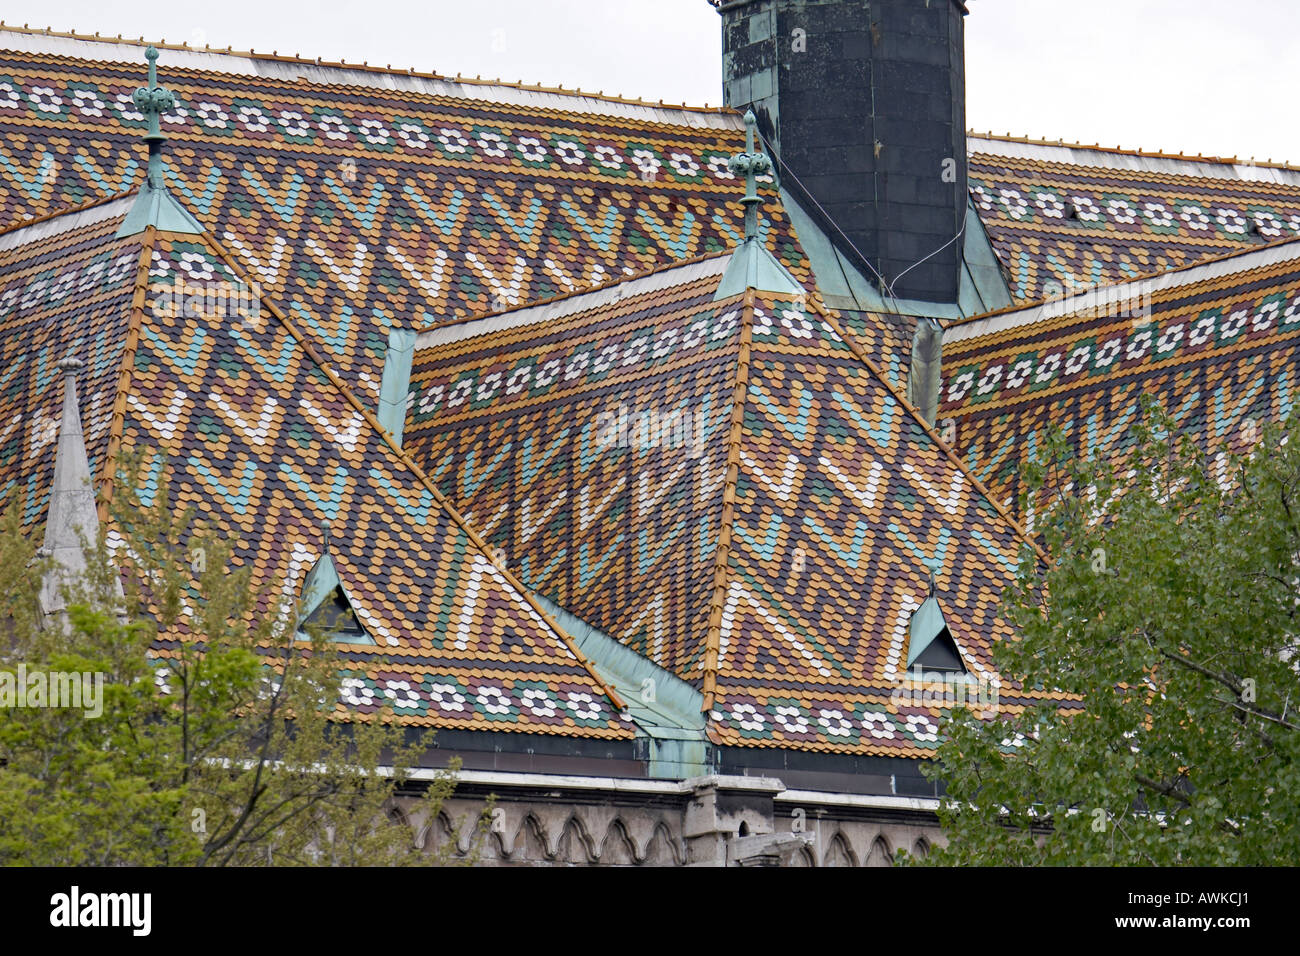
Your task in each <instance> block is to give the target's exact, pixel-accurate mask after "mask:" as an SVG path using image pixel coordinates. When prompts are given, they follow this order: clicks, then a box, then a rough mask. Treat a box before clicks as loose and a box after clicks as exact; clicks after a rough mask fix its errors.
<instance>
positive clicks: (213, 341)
mask: <svg viewBox="0 0 1300 956" xmlns="http://www.w3.org/2000/svg"><path fill="white" fill-rule="evenodd" d="M132 198H133V197H127V198H125V199H123V200H119V201H115V202H110V203H106V204H101V205H99V206H96V207H93V208H91V209H87V210H84V211H82V212H76V213H70V214H68V215H67V216H63V217H56V218H52V219H49V220H46V221H44V222H41V223H38V224H35V225H29V226H25V227H22V228H20V229H17V230H14V231H11V232H8V233H5V234H0V250H2V251H0V303H2V304H3V310H4V311H3V315H0V323H3V326H2V328H3V331H4V333H5V334H4V335H3V337H2V338H0V349H3V353H4V354H3V359H4V361H3V365H2V366H0V367H3V368H4V369H5V370H6V371H7V373H8V374H7V376H6V381H5V388H6V391H5V392H4V393H3V394H4V396H5V402H6V406H5V411H4V413H5V416H6V421H7V422H9V423H10V424H11V425H12V426H13V429H15V430H13V431H12V434H13V435H14V436H15V437H14V438H9V439H8V442H9V444H7V445H6V447H5V458H4V459H3V460H0V486H4V487H10V488H12V487H14V486H15V485H17V486H18V487H19V490H20V492H21V493H25V494H26V495H27V499H28V513H29V515H32V517H33V520H36V521H38V520H39V518H40V511H41V509H42V507H43V501H44V499H45V497H46V495H47V494H48V488H49V483H50V480H51V478H52V475H53V464H52V462H51V461H49V457H50V452H49V451H48V449H47V446H49V445H50V444H51V443H52V439H53V437H54V430H53V428H52V427H51V425H50V421H49V416H50V415H51V414H53V412H52V411H51V410H52V409H53V408H54V407H55V406H56V404H57V402H58V401H59V400H60V393H61V389H60V388H59V387H58V386H57V384H52V383H53V382H56V381H57V380H56V378H55V375H54V372H53V363H54V362H55V361H57V360H58V359H59V358H62V357H63V356H65V355H67V354H70V353H73V354H76V355H78V356H79V357H82V358H83V359H84V360H86V361H87V364H88V368H87V370H86V372H84V373H83V375H84V376H85V377H84V379H83V381H84V383H85V385H84V387H83V390H82V398H83V418H84V419H85V421H86V434H87V442H88V445H89V446H90V457H91V462H92V466H93V467H94V469H95V473H96V474H97V476H98V480H99V482H100V486H101V495H103V494H106V493H107V491H108V490H109V488H110V487H111V478H112V465H113V462H114V461H115V451H116V449H117V448H118V446H119V444H120V445H122V446H125V447H135V448H139V449H145V450H149V451H151V452H158V453H161V455H154V457H153V458H152V459H151V460H150V462H149V463H148V464H147V466H146V473H145V475H144V476H143V480H144V484H143V491H142V494H143V497H144V499H145V500H146V502H147V501H149V500H151V499H152V496H153V495H155V494H156V493H157V487H158V482H159V480H160V478H161V477H162V475H163V473H164V469H166V474H167V478H168V481H169V484H170V488H171V493H172V495H173V500H174V501H175V502H176V503H177V505H178V506H180V507H186V506H188V507H193V508H195V509H196V511H197V513H198V515H199V517H200V518H201V519H202V520H203V521H204V522H205V523H206V524H207V525H208V527H209V528H211V529H213V530H216V531H217V532H218V533H221V534H223V536H224V537H226V538H227V539H228V541H229V542H230V544H231V547H232V549H233V557H232V560H233V561H234V562H235V563H236V564H237V565H238V566H241V567H248V568H251V570H252V586H253V587H255V588H256V587H259V586H261V585H264V584H267V583H282V584H283V587H284V590H285V592H286V594H288V595H289V596H291V597H292V596H296V594H297V593H298V589H299V588H300V587H301V585H302V581H303V577H304V575H305V574H306V573H307V571H308V570H309V569H310V568H311V566H312V565H313V564H314V563H315V561H316V560H317V559H318V558H319V557H320V556H321V554H322V551H323V535H322V524H323V523H324V524H328V525H329V528H330V530H331V533H332V540H333V544H332V545H331V546H330V549H329V550H330V555H331V557H332V559H333V561H334V564H335V566H336V568H337V570H338V575H339V578H340V579H341V581H342V583H343V584H344V586H345V588H346V590H347V592H348V595H349V596H350V598H351V600H352V607H353V610H354V611H355V612H356V614H357V617H358V618H359V620H360V621H361V623H362V625H363V626H364V627H365V628H366V630H367V631H368V632H369V634H370V635H371V636H372V637H373V638H374V640H375V642H376V643H375V645H372V646H363V645H345V646H344V649H343V652H344V658H345V660H346V662H347V666H348V668H349V670H350V671H351V673H352V676H351V677H350V683H349V690H348V692H347V695H346V697H345V701H344V705H345V707H346V709H350V710H359V711H360V712H361V713H367V712H369V711H371V710H373V709H375V706H377V705H372V704H370V703H368V702H369V701H371V700H372V699H377V700H378V701H379V702H381V703H390V704H392V705H393V706H395V707H396V708H397V710H396V712H397V714H398V715H399V717H400V718H401V719H402V720H403V721H405V722H408V723H414V724H431V725H435V726H439V727H459V728H467V729H494V730H516V731H528V732H533V733H551V734H566V735H576V736H593V737H630V736H631V733H632V731H631V727H630V726H629V725H628V724H627V723H626V722H625V721H624V720H622V719H621V718H620V716H619V714H618V709H619V705H618V703H617V702H616V701H615V700H612V699H611V698H610V697H609V695H608V694H607V693H606V691H605V689H604V687H603V686H602V685H601V684H600V682H599V681H598V680H597V679H596V678H595V677H594V676H593V675H592V673H591V672H590V671H589V669H588V667H587V666H586V663H585V662H584V661H583V660H582V659H581V658H580V657H579V655H578V654H577V652H576V651H575V650H574V648H573V647H572V645H571V644H570V642H569V640H568V638H567V637H566V636H565V635H564V634H562V633H561V632H560V631H559V630H558V628H557V627H556V626H555V625H554V623H553V622H552V621H550V620H549V619H548V618H547V617H546V616H545V615H544V614H543V613H542V611H541V609H540V608H539V607H538V606H536V605H535V604H534V603H533V602H532V601H531V600H530V599H528V598H527V597H526V595H524V594H523V593H522V592H521V591H520V589H519V588H518V586H517V583H516V582H515V581H514V580H513V579H512V578H511V577H510V576H509V575H508V574H507V573H504V572H503V571H502V570H501V569H500V568H498V567H496V566H495V565H494V564H493V562H492V560H491V557H490V556H489V555H488V554H487V552H486V550H485V546H484V545H483V543H482V541H481V540H480V539H479V538H478V537H477V536H476V535H475V534H474V532H473V531H472V530H471V529H469V528H468V526H467V525H466V524H465V523H464V521H463V519H461V518H460V516H459V515H457V514H456V513H455V512H454V510H453V509H452V508H451V507H450V506H449V505H447V504H446V503H445V502H444V501H443V500H442V498H441V497H440V496H439V494H438V493H437V492H436V490H435V489H433V487H432V486H431V485H430V484H429V483H428V481H427V480H426V479H425V478H424V477H423V476H422V475H421V474H420V472H419V470H418V468H416V467H415V465H414V464H413V463H412V462H411V461H410V459H409V458H407V457H406V456H404V455H403V454H402V453H401V451H400V450H399V449H397V448H396V447H395V446H393V445H392V444H391V442H390V440H389V439H388V438H386V437H385V436H384V435H383V434H381V432H380V430H379V426H378V423H377V422H376V421H375V419H374V417H373V415H372V414H371V413H370V412H369V410H367V409H366V408H365V407H364V406H362V405H361V403H360V402H359V401H358V400H357V399H356V398H355V397H354V396H353V395H352V394H351V392H350V391H349V390H348V389H347V388H346V387H345V386H344V385H343V384H342V382H341V381H340V380H339V378H338V376H337V374H336V373H335V372H334V371H333V370H332V369H331V368H330V367H329V366H328V365H327V364H326V363H325V362H324V361H323V360H322V359H321V358H320V356H319V354H318V352H317V350H316V347H315V346H314V345H313V344H311V342H310V340H309V339H308V338H307V337H306V336H305V335H304V333H302V332H300V331H299V330H298V329H297V328H296V327H295V326H294V323H293V322H292V319H291V318H290V317H287V316H286V315H285V313H284V312H283V311H282V310H281V309H279V308H278V307H277V306H276V305H274V304H273V303H272V302H271V301H270V300H269V299H267V298H265V297H262V298H260V299H259V298H256V297H254V296H252V295H251V284H250V283H249V281H248V279H247V277H246V275H244V274H243V272H242V270H241V268H240V267H239V266H237V265H236V264H235V262H234V260H233V259H231V258H230V257H229V256H228V255H227V254H226V253H225V252H224V251H223V250H222V249H221V248H220V247H219V246H217V245H216V244H215V243H212V242H211V241H210V240H208V238H207V237H206V236H191V235H185V236H181V235H174V234H168V233H157V232H154V231H153V230H152V229H150V230H148V231H146V232H145V233H143V234H141V235H136V236H132V237H130V238H126V239H115V238H113V235H114V231H115V230H116V228H117V226H118V225H119V224H120V223H121V221H122V220H123V218H124V214H125V212H126V205H127V204H128V203H129V202H130V201H131V199H132ZM11 416H12V417H11ZM54 421H55V422H57V419H54ZM14 441H18V442H21V446H20V447H19V453H18V454H17V455H15V454H14V453H13V451H14V445H13V444H12V442H14ZM28 445H31V446H32V448H31V450H30V451H29V450H28V448H27V446H28ZM163 456H165V460H164V457H163ZM263 610H266V608H263ZM180 637H183V635H180V636H178V635H163V636H162V639H161V643H160V645H159V648H158V653H159V654H160V655H163V656H165V655H166V654H167V652H168V645H169V642H171V641H174V640H176V639H179V638H180Z"/></svg>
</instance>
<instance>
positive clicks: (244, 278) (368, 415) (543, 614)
mask: <svg viewBox="0 0 1300 956" xmlns="http://www.w3.org/2000/svg"><path fill="white" fill-rule="evenodd" d="M150 231H152V227H150ZM199 235H200V238H201V239H202V240H203V241H204V242H206V243H207V245H208V247H209V248H210V249H211V250H212V251H213V252H214V253H215V254H216V255H217V257H218V258H219V259H220V260H221V261H222V262H224V263H225V264H226V266H227V267H228V268H229V269H230V270H231V271H232V272H233V273H234V274H235V276H236V278H238V279H239V280H240V281H241V282H245V283H249V284H252V281H253V280H251V279H250V278H249V276H248V274H247V272H245V270H244V269H243V267H242V266H241V265H240V264H239V262H238V260H236V259H235V258H234V257H233V256H232V255H231V254H230V253H229V252H228V251H227V250H226V248H225V247H224V246H223V245H222V244H221V243H220V242H218V241H217V240H216V239H215V238H214V237H212V236H211V235H209V234H208V233H206V232H204V233H200V234H199ZM185 238H186V240H187V241H193V240H194V237H193V236H186V237H185ZM137 291H138V292H140V293H141V294H142V291H141V290H137ZM261 303H262V304H263V305H265V306H266V308H267V309H268V310H269V311H270V313H271V314H272V315H273V316H274V317H275V318H276V320H277V321H278V322H279V323H280V325H281V326H282V327H283V328H284V329H285V331H287V332H288V333H289V335H290V336H292V337H293V339H294V340H295V341H296V342H297V343H298V344H299V345H300V346H301V347H302V349H303V352H304V353H306V355H307V358H308V359H310V360H311V361H312V362H313V363H314V364H315V365H316V367H317V368H319V369H320V370H321V371H322V372H324V373H325V377H326V378H328V379H329V380H330V382H331V384H333V385H334V387H335V388H337V389H338V391H339V393H340V394H341V395H342V396H343V398H344V400H346V401H347V402H348V404H350V405H351V406H352V407H353V409H355V410H356V412H357V413H358V414H359V415H361V417H362V419H363V420H364V421H365V422H366V423H367V424H368V425H369V426H370V427H371V428H373V429H374V430H375V432H376V433H377V434H378V436H379V438H380V440H381V441H382V442H384V443H385V444H386V445H387V446H388V448H389V450H390V451H391V452H392V453H393V454H394V455H395V456H396V457H397V458H398V460H399V461H401V462H402V463H403V464H404V465H405V466H406V467H407V469H408V471H410V473H411V474H412V475H414V476H415V478H416V480H417V481H419V482H420V484H422V485H423V486H424V487H425V488H426V489H428V491H429V492H430V493H431V494H432V495H433V500H434V501H436V502H437V503H438V505H439V507H441V508H442V510H443V512H444V513H445V514H446V515H447V516H448V517H449V518H451V520H452V522H453V523H454V524H455V525H456V526H457V527H458V528H460V529H461V531H463V532H464V533H465V535H466V536H467V537H468V538H469V539H470V541H471V543H473V545H474V546H475V547H476V548H477V549H478V550H479V551H480V552H482V555H483V557H484V558H485V559H487V560H488V561H490V562H491V564H492V566H493V567H494V568H496V570H497V572H498V573H499V574H501V576H502V577H504V578H505V580H506V581H507V583H508V584H509V585H510V587H511V589H512V590H514V591H515V592H516V593H517V594H518V595H519V596H520V597H521V598H522V599H523V600H524V601H525V603H527V604H528V606H529V607H531V608H532V609H533V611H534V612H535V613H536V614H537V615H538V616H539V617H540V618H541V619H542V620H543V621H544V622H545V623H546V626H547V627H549V628H550V629H551V630H552V631H554V632H555V634H556V635H557V636H558V637H559V638H560V640H561V642H562V643H563V644H564V645H565V646H566V647H567V648H568V649H569V651H570V653H572V654H573V657H574V660H576V661H577V662H578V663H579V664H581V665H582V667H583V669H584V670H586V671H587V673H588V674H589V675H590V676H591V679H592V680H593V681H594V682H595V683H596V686H597V687H599V688H601V690H603V691H604V692H605V694H606V696H607V697H608V698H609V700H610V701H611V702H613V703H614V704H615V706H616V707H617V708H618V710H619V711H624V710H626V709H627V705H626V703H625V702H624V701H623V699H622V698H621V697H620V696H619V695H618V694H616V693H615V692H614V690H613V688H611V687H609V686H608V685H607V684H606V683H605V682H604V680H602V679H601V677H600V676H599V675H598V674H597V673H596V669H595V667H594V665H593V664H592V663H591V661H589V660H587V658H586V657H585V656H584V655H583V654H582V651H581V650H579V649H578V646H577V644H576V643H575V642H574V640H573V639H572V638H571V637H570V635H569V634H568V633H566V632H565V631H564V629H563V628H561V627H560V625H559V623H558V622H557V621H556V620H555V619H554V618H553V617H551V615H550V614H549V613H548V612H547V611H546V609H545V608H544V607H542V605H541V604H539V603H538V602H537V600H536V599H535V598H534V597H533V595H532V593H531V592H530V591H529V589H528V588H527V587H526V586H525V585H524V584H523V582H522V581H520V580H519V579H518V578H516V577H515V576H514V574H513V573H512V572H511V571H510V569H509V568H505V567H502V566H501V565H500V564H498V563H497V562H496V561H495V560H494V559H493V552H492V548H491V547H489V545H488V543H487V542H486V541H485V540H484V539H483V538H482V537H480V536H479V534H478V532H477V531H475V530H474V529H473V527H472V526H471V525H470V524H469V523H468V522H467V521H466V520H465V518H464V517H463V516H462V515H461V513H460V512H459V510H457V508H456V507H455V505H453V504H452V503H451V502H450V501H448V500H447V498H446V497H445V496H444V495H443V494H442V492H441V491H439V490H438V488H437V486H436V485H435V484H434V483H433V482H432V481H430V480H429V477H428V476H427V475H426V474H425V473H424V470H423V469H422V468H420V466H419V465H418V464H417V463H416V462H415V460H414V459H413V458H412V457H411V456H410V454H409V453H408V452H407V451H405V450H404V449H403V448H402V446H401V445H399V444H397V442H396V441H395V440H394V439H393V436H392V434H390V433H389V431H388V430H387V429H385V428H384V427H383V426H382V425H380V423H379V419H378V418H377V417H376V416H375V413H374V412H372V411H371V410H370V409H369V408H368V407H367V406H366V404H365V403H364V402H362V401H361V400H360V399H359V398H357V396H356V394H355V393H354V392H353V391H352V390H351V389H350V388H348V386H347V385H346V383H344V381H343V380H342V378H340V377H339V375H338V373H337V372H335V371H334V369H333V368H331V367H330V365H329V364H328V363H327V362H326V361H325V360H324V358H323V357H322V356H321V354H320V352H318V351H317V349H316V347H315V344H314V343H313V342H312V340H311V339H310V338H309V337H308V336H306V335H305V334H304V333H303V332H302V331H301V330H300V329H299V328H298V327H297V326H296V325H295V324H294V323H293V321H292V320H291V319H290V318H289V316H288V315H287V314H286V313H285V312H284V311H282V310H281V309H280V307H279V306H278V305H276V304H275V301H274V299H273V298H271V297H269V296H265V295H264V296H262V299H261Z"/></svg>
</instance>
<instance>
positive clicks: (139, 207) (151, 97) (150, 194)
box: [117, 46, 203, 239]
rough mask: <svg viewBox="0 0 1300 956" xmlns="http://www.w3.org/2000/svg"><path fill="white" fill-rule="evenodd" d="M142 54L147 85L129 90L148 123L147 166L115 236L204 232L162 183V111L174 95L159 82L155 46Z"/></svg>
mask: <svg viewBox="0 0 1300 956" xmlns="http://www.w3.org/2000/svg"><path fill="white" fill-rule="evenodd" d="M144 55H145V59H147V60H148V61H149V81H148V84H149V85H148V86H142V87H140V88H139V89H138V90H136V91H135V92H134V93H132V94H131V102H132V103H134V104H135V108H136V109H138V110H139V111H140V113H141V115H142V116H143V117H144V119H145V122H146V123H147V124H148V129H147V130H146V132H145V134H144V141H145V142H146V143H148V144H149V167H148V173H146V175H145V179H144V185H143V186H141V187H140V192H139V194H138V195H137V196H136V200H135V203H134V204H133V205H132V207H131V211H130V212H129V213H127V215H126V218H125V219H123V220H122V225H121V226H119V227H118V230H117V238H118V239H123V238H126V237H127V236H135V235H139V234H140V233H142V232H144V231H145V229H147V228H149V227H150V226H152V227H153V228H154V229H157V230H158V231H159V232H179V233H183V234H186V235H193V236H197V235H199V234H200V233H202V232H203V226H202V225H200V223H199V221H198V220H197V219H195V218H194V217H193V216H191V215H190V213H189V211H188V210H187V209H186V208H185V207H184V206H182V205H181V204H180V203H179V202H177V201H176V198H175V197H174V196H172V195H171V194H170V193H168V192H167V187H166V186H165V185H164V184H163V143H165V142H166V141H167V137H166V136H164V135H163V132H162V115H163V114H164V113H166V112H167V111H168V110H170V109H172V108H173V107H174V106H175V105H176V97H175V95H174V94H173V93H172V91H171V90H169V89H167V88H166V87H164V86H159V85H158V48H157V47H154V46H151V47H149V48H148V49H147V50H145V51H144Z"/></svg>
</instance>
